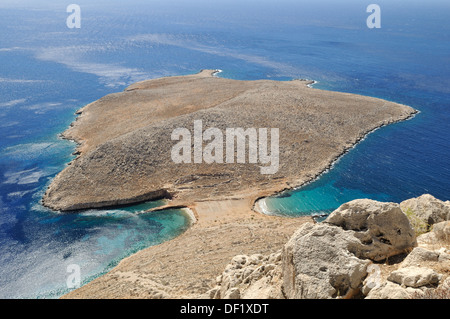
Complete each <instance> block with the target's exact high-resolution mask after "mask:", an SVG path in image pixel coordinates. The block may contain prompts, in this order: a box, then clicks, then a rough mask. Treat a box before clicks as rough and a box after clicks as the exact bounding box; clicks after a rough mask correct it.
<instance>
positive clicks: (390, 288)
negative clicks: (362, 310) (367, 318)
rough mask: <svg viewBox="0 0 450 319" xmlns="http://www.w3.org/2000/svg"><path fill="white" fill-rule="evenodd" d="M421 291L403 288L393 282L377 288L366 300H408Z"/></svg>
mask: <svg viewBox="0 0 450 319" xmlns="http://www.w3.org/2000/svg"><path fill="white" fill-rule="evenodd" d="M415 292H420V290H419V289H413V288H403V287H401V286H400V285H397V284H395V283H393V282H390V281H387V282H384V283H383V284H382V285H380V286H379V287H377V288H374V289H372V290H371V291H370V292H369V294H368V295H367V297H366V299H408V298H410V296H411V295H412V294H413V293H415Z"/></svg>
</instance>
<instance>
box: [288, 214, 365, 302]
mask: <svg viewBox="0 0 450 319" xmlns="http://www.w3.org/2000/svg"><path fill="white" fill-rule="evenodd" d="M358 244H359V241H358V239H357V238H355V237H354V236H352V234H351V233H350V232H347V231H345V230H343V229H342V228H340V227H336V226H333V225H328V224H316V225H314V224H311V223H308V224H305V225H304V226H303V227H301V228H300V229H299V230H298V231H297V232H296V233H295V234H294V235H293V236H292V237H291V239H290V240H289V242H288V243H287V244H286V245H285V247H284V250H283V255H282V261H283V289H284V293H285V295H286V297H287V298H302V299H304V298H306V299H325V298H335V297H338V296H339V297H343V298H350V297H352V296H353V295H355V294H357V293H358V291H359V288H360V285H361V282H362V281H363V279H364V277H365V276H366V275H367V271H366V268H367V265H368V264H369V263H370V261H368V260H362V259H359V258H358V257H356V256H355V255H354V254H353V253H351V252H350V251H349V249H348V248H349V246H357V245H358Z"/></svg>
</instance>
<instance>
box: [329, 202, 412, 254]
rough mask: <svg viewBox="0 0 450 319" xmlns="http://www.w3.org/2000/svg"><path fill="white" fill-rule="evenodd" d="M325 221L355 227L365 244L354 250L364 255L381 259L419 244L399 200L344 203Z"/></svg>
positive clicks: (348, 228)
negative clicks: (391, 201)
mask: <svg viewBox="0 0 450 319" xmlns="http://www.w3.org/2000/svg"><path fill="white" fill-rule="evenodd" d="M325 223H329V224H333V225H336V226H340V227H342V228H343V229H344V230H352V231H354V236H355V237H356V238H358V239H359V240H360V241H361V245H357V246H356V247H353V248H354V249H356V250H353V251H352V252H353V253H354V254H355V255H357V256H358V257H360V258H369V259H372V260H374V261H381V260H384V259H386V258H387V257H390V256H394V255H398V254H401V253H404V252H406V250H407V249H410V248H411V247H414V246H415V245H416V238H415V234H414V230H413V229H412V227H411V225H410V223H409V220H408V218H407V217H406V215H405V214H404V213H403V212H402V211H401V209H400V207H399V205H398V204H395V203H381V202H377V201H374V200H370V199H357V200H354V201H351V202H348V203H345V204H343V205H341V206H340V207H339V208H338V209H336V210H335V211H334V212H332V213H331V214H330V216H329V217H328V218H327V219H326V220H325Z"/></svg>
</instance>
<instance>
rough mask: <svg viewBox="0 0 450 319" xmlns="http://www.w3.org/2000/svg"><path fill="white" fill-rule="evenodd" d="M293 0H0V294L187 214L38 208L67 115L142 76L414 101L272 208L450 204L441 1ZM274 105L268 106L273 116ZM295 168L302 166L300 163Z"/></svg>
mask: <svg viewBox="0 0 450 319" xmlns="http://www.w3.org/2000/svg"><path fill="white" fill-rule="evenodd" d="M370 3H371V2H364V1H359V0H344V1H331V0H328V1H323V0H319V1H302V0H278V1H269V0H260V1H253V0H251V1H250V0H243V1H235V0H219V1H209V0H208V1H207V0H193V1H182V0H178V1H143V0H142V1H138V0H131V1H127V2H126V3H125V2H123V1H87V0H83V1H78V0H77V2H76V4H78V5H79V6H80V9H81V27H80V28H68V26H67V24H66V19H67V17H68V16H69V15H70V13H68V12H66V8H67V6H68V4H69V3H68V2H66V1H59V0H57V1H54V0H52V1H50V0H35V1H31V0H28V1H26V0H19V1H17V0H15V1H12V0H2V1H1V2H0V137H1V139H0V298H57V297H59V296H61V295H62V294H64V293H66V292H68V291H69V290H70V289H69V288H68V286H67V282H66V281H67V278H68V275H69V273H68V267H69V266H70V265H73V264H75V265H79V266H80V270H81V271H80V273H81V284H84V283H86V282H88V281H90V280H92V279H94V278H96V277H98V276H100V275H101V274H103V273H105V272H107V271H108V270H110V269H111V268H112V267H113V266H114V265H116V264H117V263H118V262H119V261H120V260H121V259H123V258H124V257H126V256H128V255H130V254H132V253H134V252H136V251H138V250H140V249H142V248H144V247H148V246H151V245H155V244H158V243H161V242H163V241H165V240H169V239H171V238H174V237H176V236H178V235H179V234H181V233H182V232H183V231H185V230H186V229H187V227H189V218H188V216H187V215H186V213H185V212H184V211H182V210H168V211H162V212H157V213H143V212H144V211H145V210H147V209H148V208H151V207H157V206H160V205H162V204H164V202H163V201H157V202H149V203H143V204H140V205H134V206H130V207H122V208H117V209H104V210H86V211H80V212H77V213H74V214H62V213H59V212H54V211H51V210H49V209H47V208H45V207H43V206H42V205H41V204H40V200H41V198H42V195H43V194H44V192H45V190H46V187H47V186H48V185H49V183H50V182H51V180H52V178H53V177H54V176H55V175H56V174H57V173H58V172H60V171H61V170H62V169H63V168H64V167H65V166H66V165H67V163H68V162H70V161H71V160H72V159H73V158H74V156H73V155H72V153H73V152H74V150H75V147H76V145H75V144H74V143H73V142H71V141H67V140H64V139H61V138H60V133H62V132H63V131H64V130H65V129H66V128H67V127H68V126H69V124H70V123H71V122H72V121H74V120H75V118H76V115H75V114H74V113H75V112H76V110H78V109H79V108H81V107H82V106H84V105H86V104H88V103H90V102H92V101H95V100H97V99H99V98H101V97H102V96H104V95H106V94H109V93H113V92H118V91H122V90H123V89H124V88H125V87H126V86H128V85H129V84H131V83H133V82H136V81H140V80H145V79H151V78H157V77H161V76H171V75H184V74H193V73H196V72H198V71H199V70H201V69H220V70H223V72H222V73H220V74H219V76H221V77H224V78H231V79H239V80H258V79H272V80H279V81H288V80H291V79H294V78H307V79H313V80H315V81H317V83H316V84H315V85H314V87H316V88H319V89H325V90H334V91H341V92H350V93H357V94H362V95H367V96H374V97H379V98H383V99H386V100H390V101H394V102H398V103H403V104H406V105H410V106H412V107H414V108H415V109H417V110H419V111H420V113H419V114H418V115H416V116H415V117H414V118H412V119H410V120H408V121H404V122H401V123H397V124H394V125H390V126H387V127H383V128H381V129H379V130H376V131H374V132H373V133H371V134H369V135H368V136H367V138H365V139H364V140H363V141H361V142H360V143H359V144H358V145H357V146H356V147H355V148H353V149H352V150H351V151H350V152H348V153H347V154H346V155H345V156H343V157H341V158H340V159H339V160H338V161H337V162H336V163H335V164H334V166H333V167H332V169H331V170H329V171H328V172H325V173H324V174H323V175H321V177H320V178H318V179H317V180H316V181H313V182H311V183H310V184H308V185H306V186H304V187H301V188H299V189H296V190H293V191H290V192H288V193H286V194H283V196H281V197H272V198H270V199H267V205H268V207H269V209H270V211H271V212H272V213H274V214H280V215H288V216H300V215H315V214H324V213H325V214H326V213H329V212H330V211H332V210H333V209H335V208H337V207H338V206H339V205H340V204H342V203H344V202H346V201H349V200H352V199H356V198H373V199H377V200H382V201H394V202H400V201H402V200H405V199H407V198H410V197H415V196H419V195H421V194H423V193H429V194H432V195H433V196H435V197H437V198H439V199H442V200H449V199H450V23H449V21H450V2H448V1H445V0H442V1H437V0H434V1H433V0H431V1H414V0H411V1H406V0H404V1H402V0H383V1H378V0H377V2H376V3H377V4H378V5H379V6H380V8H381V15H380V17H381V28H373V29H371V28H368V26H367V24H366V19H367V17H368V16H369V15H370V13H368V12H366V8H367V6H368V5H369V4H370ZM276 111H277V110H276V109H274V110H273V112H274V114H273V116H276ZM301 169H302V168H301V167H299V170H301Z"/></svg>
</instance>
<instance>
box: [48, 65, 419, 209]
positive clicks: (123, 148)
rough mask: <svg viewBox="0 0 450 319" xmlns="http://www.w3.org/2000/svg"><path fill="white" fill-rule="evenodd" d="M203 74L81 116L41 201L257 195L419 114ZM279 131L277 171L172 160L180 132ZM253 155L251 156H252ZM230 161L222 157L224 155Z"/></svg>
mask: <svg viewBox="0 0 450 319" xmlns="http://www.w3.org/2000/svg"><path fill="white" fill-rule="evenodd" d="M213 73H214V71H211V70H205V71H202V72H200V73H199V74H195V75H189V76H178V77H168V78H161V79H155V80H149V81H144V82H139V83H136V84H133V85H131V86H130V87H128V88H127V89H125V91H124V92H121V93H115V94H110V95H108V96H105V97H103V98H101V99H100V100H98V101H95V102H93V103H91V104H89V105H87V106H85V107H84V108H82V109H81V110H80V111H79V112H78V113H79V114H80V115H79V117H78V118H77V120H76V121H75V122H74V123H73V124H72V125H71V127H70V128H69V129H68V130H67V131H66V132H65V133H64V136H65V137H66V138H68V139H72V140H75V141H76V142H78V143H79V147H78V149H77V152H78V154H79V155H78V157H77V158H76V159H75V160H73V161H72V162H71V163H70V165H68V167H67V168H65V169H64V170H63V171H62V172H60V173H59V174H58V175H57V176H56V177H55V178H54V180H53V181H52V183H51V185H50V186H49V188H48V190H47V192H46V193H45V195H44V197H43V204H44V205H45V206H47V207H50V208H52V209H54V210H61V211H68V210H76V209H85V208H94V207H102V206H112V205H121V204H131V203H135V202H139V201H145V200H152V199H157V198H163V197H166V198H172V199H173V200H174V204H178V205H180V204H183V205H190V204H192V203H195V202H197V201H201V200H217V199H230V198H253V199H256V198H258V197H261V196H266V195H271V194H273V193H275V192H278V191H281V190H283V189H286V188H292V187H295V186H299V185H302V184H304V183H305V182H307V181H309V180H311V179H313V178H314V177H316V176H317V175H318V174H320V173H321V172H323V171H324V170H325V169H326V168H327V167H329V165H330V164H331V163H332V161H333V160H335V159H336V158H337V157H339V156H340V155H341V154H343V153H344V152H345V151H346V150H348V149H349V148H350V147H351V146H353V145H354V144H355V143H356V142H357V141H359V140H360V139H361V138H362V137H364V136H365V135H366V134H367V133H368V132H370V131H371V130H373V129H375V128H377V127H380V126H382V125H386V124H389V123H392V122H396V121H399V120H404V119H406V118H408V117H409V116H411V115H412V114H413V113H414V112H415V111H414V110H413V109H412V108H410V107H408V106H405V105H400V104H396V103H392V102H388V101H385V100H380V99H376V98H371V97H365V96H358V95H354V94H347V93H337V92H328V91H322V90H317V89H312V88H309V87H308V86H307V84H309V83H311V81H302V80H295V81H287V82H278V81H268V80H262V81H237V80H230V79H223V78H218V77H215V76H213ZM196 120H202V123H203V130H206V129H208V128H217V129H218V130H220V131H221V132H225V130H226V129H227V128H243V129H246V128H256V129H258V128H268V129H269V130H270V128H278V129H279V167H278V169H277V171H276V172H275V173H274V174H268V175H265V174H261V172H260V166H264V165H261V164H260V163H248V160H247V161H246V162H245V163H236V162H234V163H227V164H222V163H211V164H206V163H204V162H202V163H175V162H174V160H173V159H172V158H171V151H172V148H173V146H174V145H175V144H176V141H173V140H172V139H171V135H172V132H173V131H174V130H175V129H177V128H186V129H188V130H190V131H192V128H193V125H194V121H196ZM246 155H248V153H247V154H246ZM224 156H225V154H224Z"/></svg>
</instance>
